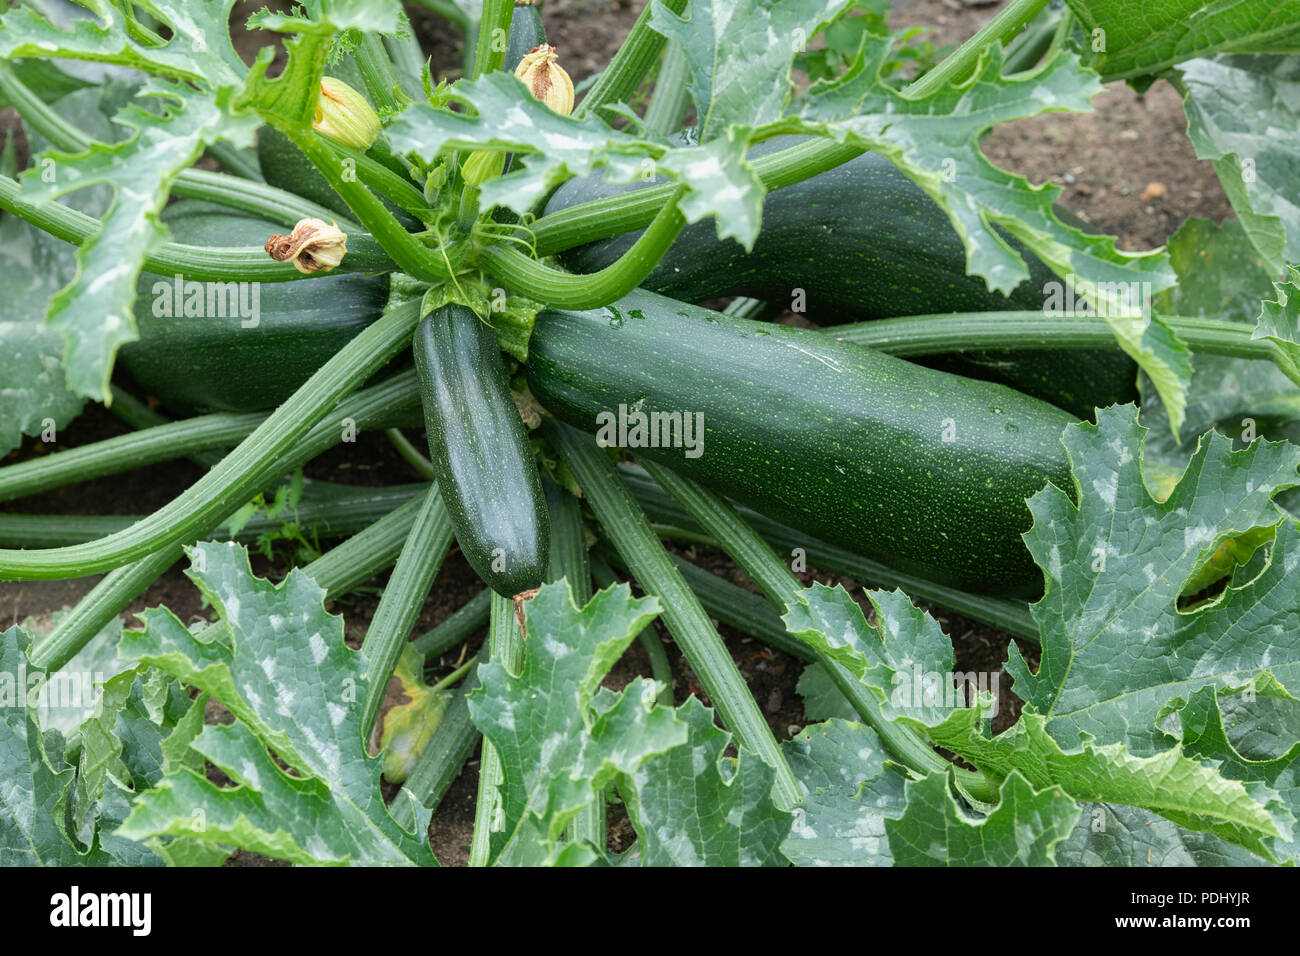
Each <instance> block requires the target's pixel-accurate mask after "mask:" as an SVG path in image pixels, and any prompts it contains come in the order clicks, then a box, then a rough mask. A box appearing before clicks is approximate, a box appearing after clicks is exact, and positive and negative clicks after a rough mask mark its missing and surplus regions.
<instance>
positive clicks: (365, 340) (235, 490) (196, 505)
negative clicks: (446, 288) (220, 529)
mask: <svg viewBox="0 0 1300 956" xmlns="http://www.w3.org/2000/svg"><path fill="white" fill-rule="evenodd" d="M419 317H420V304H419V303H418V302H408V303H406V304H404V305H401V306H399V307H398V308H396V309H393V310H392V311H390V312H387V313H386V314H384V315H383V316H382V317H381V318H379V320H378V321H376V322H375V323H374V324H372V325H370V326H367V327H366V328H365V329H364V330H362V332H361V334H359V335H358V336H357V337H356V338H355V339H353V340H352V341H351V342H349V343H348V344H347V345H345V346H343V348H342V349H340V350H339V351H338V352H337V353H336V354H335V355H334V357H333V358H331V359H330V360H329V361H328V362H326V363H325V364H324V365H322V366H321V367H320V368H319V369H318V370H317V371H316V372H315V373H314V374H313V375H312V376H311V378H309V379H308V380H307V382H306V383H305V384H304V385H303V386H302V387H301V388H299V389H298V391H296V392H294V394H293V395H292V396H291V397H290V398H289V399H288V400H287V401H285V403H284V404H283V405H281V406H280V407H279V408H278V409H276V411H275V412H273V413H272V414H271V415H270V416H269V417H268V418H267V419H266V420H265V421H263V422H262V424H261V425H259V426H258V427H257V429H256V430H255V431H254V432H253V433H252V434H251V435H249V436H248V438H246V439H244V440H243V441H242V442H241V443H240V444H239V446H238V447H237V448H235V450H234V451H232V452H231V453H230V454H229V455H228V456H226V457H225V458H224V459H222V461H221V463H220V464H219V465H217V466H216V467H215V468H213V469H212V470H211V471H209V472H208V473H207V474H206V475H204V476H203V477H202V478H200V479H199V480H198V481H197V482H196V483H195V484H193V485H191V486H190V488H189V489H188V490H186V491H185V492H184V493H182V494H181V495H180V496H179V497H177V498H175V499H174V500H173V501H172V502H171V503H170V504H167V505H165V506H164V507H162V508H161V509H159V510H158V511H156V512H154V513H153V514H152V515H150V516H149V517H148V518H146V519H145V520H144V521H141V522H139V523H137V524H134V525H132V526H131V527H130V528H128V529H126V530H125V531H121V532H118V533H117V534H114V535H109V536H108V537H106V538H101V539H99V540H97V541H91V542H87V543H86V544H79V545H72V546H69V547H66V548H49V549H38V550H32V551H14V550H9V549H0V575H3V576H7V577H10V578H12V579H15V580H41V579H53V578H66V577H78V576H80V575H83V574H94V573H95V572H97V571H109V570H111V569H113V568H115V567H118V566H120V565H123V564H126V563H128V562H130V561H135V560H137V559H138V558H142V557H144V556H145V555H147V554H150V553H152V552H154V551H157V550H159V549H161V548H165V547H167V546H169V545H172V544H181V543H186V542H188V541H193V540H195V535H196V534H198V533H201V531H200V529H202V528H204V527H205V526H210V525H211V524H213V523H215V521H214V519H216V520H220V519H221V518H223V517H224V516H225V515H227V514H229V513H230V512H231V511H233V510H234V509H235V508H237V507H238V506H239V505H241V504H243V503H244V502H245V501H247V500H248V499H249V498H250V497H251V496H252V494H253V493H254V492H255V491H256V490H257V488H258V487H259V486H260V483H261V482H262V481H263V480H264V475H265V472H266V470H267V468H269V467H274V466H275V464H276V462H277V461H278V460H279V459H280V458H281V457H282V456H284V455H285V454H286V453H288V452H289V451H291V450H292V449H294V448H295V447H296V446H298V445H299V444H300V442H301V440H302V439H303V438H305V437H306V436H307V434H308V433H309V432H310V431H312V429H313V426H315V425H316V424H317V423H318V422H321V421H322V420H323V419H325V417H326V415H328V414H329V413H330V412H331V410H333V409H334V406H335V405H337V404H338V403H339V401H340V400H341V399H342V398H344V397H345V396H346V395H348V394H350V393H351V392H352V391H354V390H355V389H356V388H357V387H358V386H359V385H361V384H362V383H363V382H365V381H366V379H368V378H369V377H370V376H371V375H373V374H374V373H375V372H376V371H378V370H379V369H380V368H382V367H383V365H384V364H386V363H387V362H388V360H389V359H391V358H392V357H393V356H394V355H396V354H397V353H398V352H399V351H401V350H402V349H403V348H404V347H406V346H407V344H408V343H409V342H410V338H411V335H412V333H413V332H414V331H415V326H416V324H417V323H418V321H419ZM330 427H338V426H330ZM339 431H340V434H341V432H342V429H341V428H340V429H339Z"/></svg>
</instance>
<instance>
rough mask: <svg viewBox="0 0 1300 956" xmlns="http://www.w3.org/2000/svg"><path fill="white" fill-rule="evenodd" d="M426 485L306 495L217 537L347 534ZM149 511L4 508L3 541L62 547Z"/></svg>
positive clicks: (222, 529)
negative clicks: (284, 531)
mask: <svg viewBox="0 0 1300 956" xmlns="http://www.w3.org/2000/svg"><path fill="white" fill-rule="evenodd" d="M423 491H424V486H423V485H387V486H385V487H382V488H355V489H354V488H348V489H347V490H346V491H344V492H342V493H339V494H337V495H335V494H331V495H330V496H329V497H328V498H325V497H321V498H311V499H308V498H307V497H306V496H305V495H304V500H303V501H302V502H301V503H300V504H299V505H298V507H297V508H295V509H294V511H293V513H292V515H290V516H288V517H287V518H280V517H275V518H270V517H266V516H264V515H261V514H257V515H254V516H253V517H252V518H251V519H249V521H248V522H247V523H246V524H245V525H244V526H243V528H241V529H240V531H239V533H238V534H236V535H231V533H230V528H229V524H228V523H227V522H223V523H222V524H221V525H220V526H218V527H217V528H215V529H214V530H213V531H212V533H211V536H210V538H209V540H212V541H230V540H234V541H241V542H245V543H247V542H249V541H256V540H257V539H258V538H259V537H261V536H262V535H263V534H274V533H275V532H276V531H278V530H279V529H280V528H281V527H282V526H283V524H284V522H285V521H286V520H292V521H294V522H296V523H297V524H299V525H300V526H302V527H303V528H304V529H305V530H307V531H310V532H313V533H315V534H317V535H319V536H320V537H324V538H342V537H346V536H347V535H350V534H356V533H357V532H358V531H360V530H361V529H362V528H364V527H365V526H366V525H368V524H370V523H371V522H373V521H375V520H377V519H378V518H381V517H383V516H384V515H385V514H387V513H388V512H389V511H392V510H393V509H394V508H396V507H397V506H398V505H402V504H405V503H406V502H407V501H409V500H410V499H411V498H412V497H413V496H414V495H416V494H423ZM144 518H145V516H144V515H49V514H11V513H0V546H3V547H9V548H15V547H22V548H57V547H60V546H62V545H66V544H79V543H81V542H83V541H93V540H94V539H95V538H99V537H103V536H104V535H108V534H113V533H114V532H117V531H121V530H122V529H123V528H129V527H130V526H131V525H133V524H135V523H136V522H137V521H142V520H144Z"/></svg>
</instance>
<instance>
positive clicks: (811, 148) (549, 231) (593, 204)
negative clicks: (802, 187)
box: [532, 137, 863, 258]
mask: <svg viewBox="0 0 1300 956" xmlns="http://www.w3.org/2000/svg"><path fill="white" fill-rule="evenodd" d="M862 152H863V150H862V149H861V148H860V147H857V146H847V145H843V144H840V143H835V142H832V141H831V140H829V139H819V138H816V137H810V138H808V139H806V140H804V141H803V142H801V143H799V144H797V145H795V146H791V147H789V148H788V149H783V150H780V151H779V152H775V153H768V154H767V155H765V156H760V157H758V158H757V159H755V160H754V161H753V162H752V163H751V164H750V165H751V166H752V167H753V169H754V172H755V174H757V176H758V177H759V179H760V180H762V182H763V186H764V188H766V189H769V190H772V189H782V188H784V187H786V186H790V185H793V184H794V183H797V182H802V181H803V180H805V179H809V178H811V177H813V176H816V175H817V174H818V173H823V172H825V171H826V170H828V169H834V168H835V167H836V166H839V165H842V164H843V163H847V162H848V161H849V160H851V159H853V158H854V157H855V156H860V155H862ZM676 189H677V186H676V185H675V184H673V183H663V184H661V185H657V186H646V187H645V188H643V189H635V190H631V191H628V192H623V193H618V194H616V195H613V196H606V197H605V198H603V199H593V200H592V201H590V202H585V203H579V204H577V205H575V206H570V207H569V208H567V209H559V210H556V211H555V212H553V213H549V214H547V215H545V216H543V217H542V218H540V219H538V220H537V221H536V222H534V223H533V225H532V230H533V235H534V236H535V237H536V241H537V255H538V256H540V257H542V258H545V257H546V256H552V255H555V254H556V253H557V252H563V251H564V250H565V249H572V248H573V247H574V246H580V245H582V244H583V243H586V242H594V241H596V240H598V239H608V238H609V237H610V236H618V235H622V234H623V233H625V232H631V231H632V230H633V229H643V228H645V226H646V225H647V224H648V223H649V222H650V221H651V220H653V219H654V218H655V216H656V215H657V214H658V213H659V212H660V211H661V210H662V209H663V208H664V203H666V202H668V201H669V199H670V198H671V197H672V196H673V195H674V193H675V192H676Z"/></svg>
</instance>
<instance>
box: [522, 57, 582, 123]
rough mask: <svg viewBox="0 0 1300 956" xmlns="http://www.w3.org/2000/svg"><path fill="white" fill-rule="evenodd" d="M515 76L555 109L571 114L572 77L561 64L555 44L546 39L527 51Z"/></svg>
mask: <svg viewBox="0 0 1300 956" xmlns="http://www.w3.org/2000/svg"><path fill="white" fill-rule="evenodd" d="M515 76H517V77H519V79H521V80H523V81H524V85H525V86H527V87H528V89H529V90H530V91H531V92H532V94H533V97H534V98H536V99H538V100H541V101H542V102H543V103H545V104H546V105H547V106H549V107H550V108H551V109H552V110H554V111H555V112H556V113H559V114H560V115H561V116H568V115H569V114H570V113H572V112H573V80H572V79H570V78H569V74H568V73H566V72H565V71H564V67H562V66H560V58H559V56H558V54H556V52H555V47H553V46H550V45H548V44H546V43H543V44H542V45H541V46H539V47H535V48H533V49H532V50H531V51H530V52H528V53H526V54H525V55H524V58H523V59H522V60H520V61H519V65H518V66H517V67H515Z"/></svg>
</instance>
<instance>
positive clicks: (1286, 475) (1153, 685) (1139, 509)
mask: <svg viewBox="0 0 1300 956" xmlns="http://www.w3.org/2000/svg"><path fill="white" fill-rule="evenodd" d="M1144 431H1145V429H1143V428H1141V427H1140V426H1139V425H1138V424H1137V421H1136V417H1135V415H1134V413H1133V409H1132V406H1119V407H1113V408H1109V409H1103V410H1101V411H1100V412H1099V413H1098V423H1097V424H1096V425H1092V424H1086V423H1084V424H1079V425H1073V426H1070V427H1068V428H1067V429H1066V430H1065V436H1064V438H1063V441H1064V443H1065V446H1066V449H1067V450H1068V452H1069V455H1070V460H1071V462H1072V466H1073V471H1074V480H1075V489H1074V493H1075V497H1076V498H1077V500H1078V504H1077V505H1076V504H1074V503H1072V502H1071V500H1070V498H1069V497H1067V496H1066V495H1065V493H1064V492H1062V491H1060V490H1059V489H1057V488H1055V487H1053V486H1048V487H1047V488H1045V489H1044V490H1043V491H1040V492H1039V493H1038V494H1037V495H1035V496H1034V497H1033V498H1031V499H1030V501H1029V507H1030V511H1031V512H1032V513H1033V516H1034V524H1033V527H1032V528H1031V529H1030V530H1029V531H1028V532H1026V534H1025V541H1026V544H1027V545H1028V547H1029V550H1030V553H1031V554H1032V555H1033V556H1034V559H1035V561H1037V562H1038V564H1039V566H1040V567H1041V568H1042V569H1043V571H1044V577H1045V583H1046V593H1045V594H1044V597H1043V598H1042V600H1040V601H1039V602H1038V603H1036V604H1035V605H1033V607H1032V608H1031V610H1032V613H1033V615H1034V620H1035V621H1036V622H1037V623H1038V626H1039V631H1040V634H1041V639H1042V663H1041V665H1040V666H1039V669H1038V671H1037V673H1031V672H1030V671H1029V668H1028V666H1027V665H1026V664H1025V662H1024V660H1023V658H1022V657H1021V656H1020V653H1019V651H1018V649H1016V648H1015V647H1012V648H1011V657H1010V660H1009V662H1008V664H1007V671H1008V672H1009V673H1010V674H1011V675H1012V676H1013V678H1014V679H1015V691H1016V693H1017V694H1018V695H1019V696H1020V697H1021V698H1022V699H1024V700H1025V702H1026V703H1027V704H1028V705H1029V706H1030V707H1031V708H1032V709H1033V710H1034V711H1036V712H1037V713H1039V714H1042V715H1043V716H1044V717H1046V718H1047V730H1048V732H1049V733H1050V734H1051V735H1052V737H1054V738H1055V739H1056V740H1057V741H1058V742H1060V743H1061V744H1062V745H1063V746H1067V747H1068V746H1071V745H1073V743H1076V742H1077V741H1078V740H1079V737H1080V735H1081V734H1088V735H1090V736H1091V737H1092V738H1094V739H1095V740H1096V742H1097V743H1098V744H1099V745H1106V744H1111V743H1122V744H1124V745H1125V746H1127V747H1129V748H1130V749H1132V750H1133V751H1134V752H1135V753H1140V754H1152V753H1155V752H1157V751H1159V750H1162V749H1164V748H1165V747H1166V746H1167V745H1168V738H1167V737H1166V736H1165V735H1164V734H1163V733H1162V732H1161V731H1160V730H1159V729H1158V727H1157V719H1158V716H1159V715H1160V712H1161V708H1162V707H1163V706H1164V705H1165V703H1166V702H1167V701H1168V700H1170V699H1171V698H1173V697H1175V696H1185V695H1187V694H1190V693H1192V692H1193V691H1195V690H1196V689H1197V688H1199V687H1203V686H1210V687H1214V686H1219V687H1222V686H1229V685H1233V686H1235V685H1240V684H1243V683H1246V682H1247V681H1249V680H1251V679H1252V678H1254V677H1256V676H1257V675H1261V674H1264V673H1268V674H1271V675H1272V676H1273V677H1274V678H1276V679H1277V680H1279V681H1281V682H1282V683H1283V684H1284V685H1285V686H1288V687H1300V629H1297V628H1296V627H1295V623H1294V614H1295V608H1296V606H1297V605H1300V562H1297V560H1296V557H1295V550H1296V548H1297V539H1298V538H1300V532H1298V531H1297V528H1296V525H1295V523H1294V522H1293V521H1291V520H1289V519H1286V520H1284V519H1283V518H1282V513H1281V511H1280V510H1279V509H1278V507H1277V506H1276V505H1275V504H1274V503H1273V501H1272V497H1273V495H1274V494H1276V493H1277V492H1278V491H1281V490H1283V489H1286V488H1289V487H1292V486H1294V485H1296V484H1297V482H1298V479H1297V475H1296V467H1297V465H1300V448H1296V447H1295V446H1293V445H1290V444H1285V443H1274V442H1268V441H1265V440H1262V439H1261V440H1257V441H1256V442H1255V443H1254V444H1252V445H1251V446H1250V447H1248V448H1245V449H1243V450H1241V451H1237V452H1233V451H1232V450H1231V447H1230V442H1229V441H1228V440H1227V439H1225V438H1223V437H1222V436H1220V435H1218V434H1217V433H1214V432H1211V433H1210V434H1209V435H1207V436H1205V437H1203V438H1202V439H1201V441H1200V444H1199V446H1198V448H1197V451H1196V453H1195V455H1193V457H1192V460H1191V463H1190V464H1189V465H1188V467H1187V470H1186V472H1185V473H1184V474H1183V476H1182V479H1181V480H1180V481H1179V482H1178V484H1177V486H1176V487H1175V488H1174V490H1173V493H1172V494H1171V495H1170V497H1169V499H1168V500H1167V501H1164V502H1160V503H1157V502H1156V501H1154V500H1153V499H1152V498H1151V496H1150V495H1149V494H1148V493H1147V491H1146V489H1145V487H1144V486H1143V483H1142V474H1141V460H1142V445H1143V433H1144ZM1275 525H1276V526H1277V537H1276V541H1275V543H1274V544H1273V546H1272V552H1271V557H1270V559H1269V561H1268V562H1267V565H1266V566H1264V567H1263V569H1262V570H1261V571H1260V572H1259V574H1258V576H1257V577H1255V578H1254V579H1253V580H1251V581H1249V582H1247V583H1244V584H1242V585H1240V586H1239V587H1230V588H1228V590H1226V591H1224V592H1223V593H1222V594H1221V595H1219V596H1218V597H1217V598H1215V599H1214V600H1212V601H1210V602H1208V603H1205V604H1203V605H1201V606H1199V607H1196V608H1193V609H1191V610H1187V611H1183V610H1180V608H1179V606H1178V598H1179V595H1180V594H1181V593H1182V589H1183V586H1184V583H1185V582H1186V581H1187V580H1188V579H1189V578H1191V577H1192V576H1193V575H1194V574H1195V573H1196V572H1197V571H1198V570H1199V569H1200V568H1201V567H1202V566H1203V565H1204V564H1205V563H1206V561H1207V559H1209V558H1210V557H1211V556H1213V555H1214V553H1215V552H1216V551H1217V550H1218V549H1219V548H1220V546H1221V545H1223V544H1224V543H1225V542H1226V541H1227V540H1229V539H1231V538H1236V537H1238V536H1240V535H1242V534H1245V533H1246V532H1250V531H1253V530H1254V529H1256V528H1267V527H1272V526H1275Z"/></svg>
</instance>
